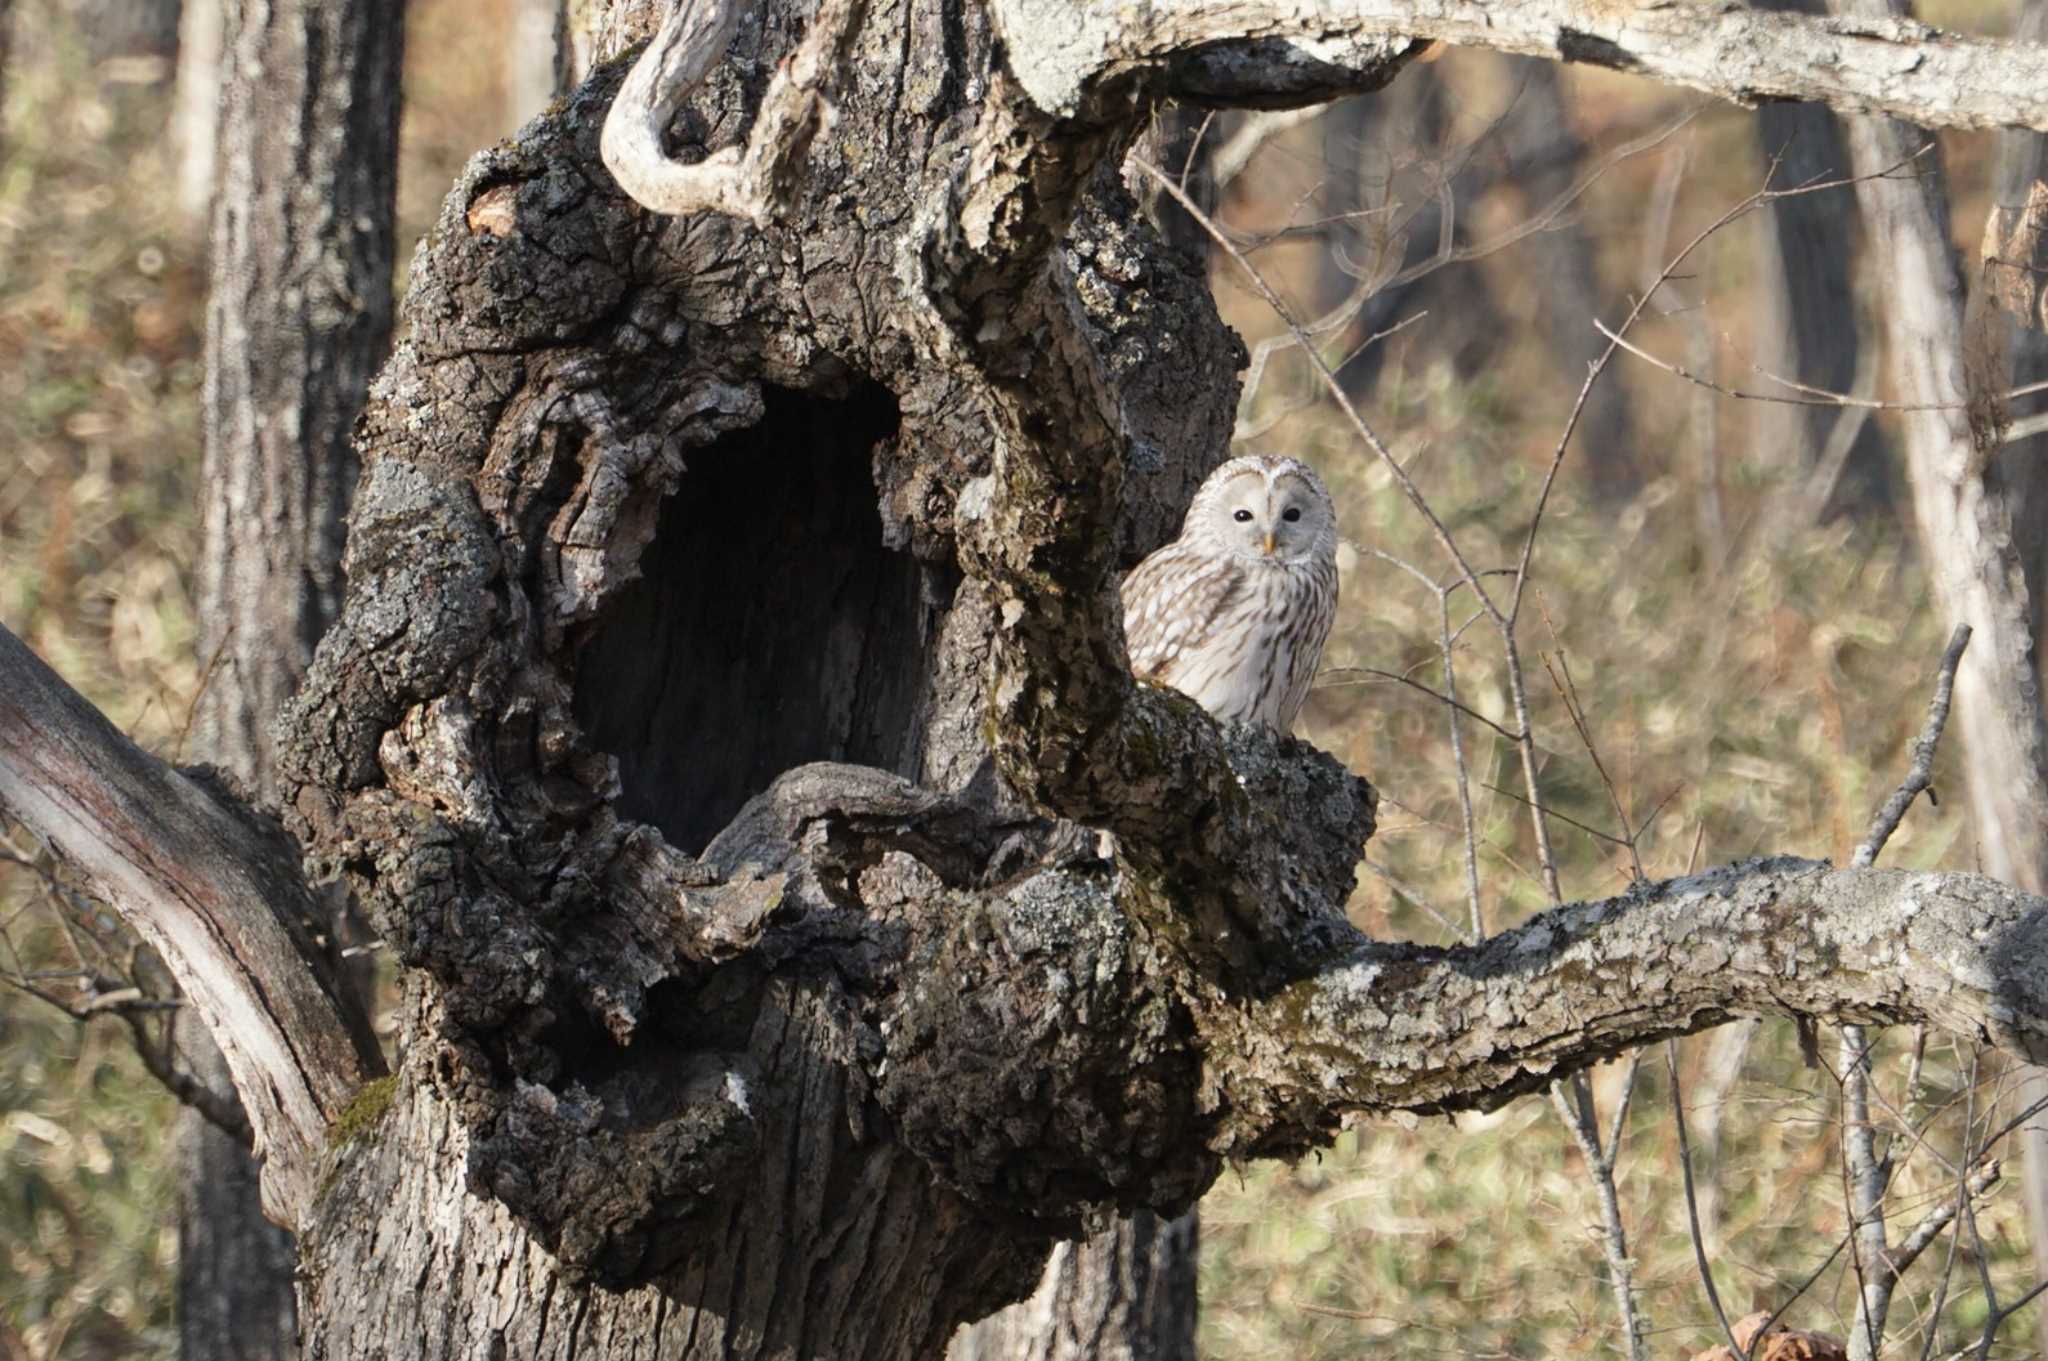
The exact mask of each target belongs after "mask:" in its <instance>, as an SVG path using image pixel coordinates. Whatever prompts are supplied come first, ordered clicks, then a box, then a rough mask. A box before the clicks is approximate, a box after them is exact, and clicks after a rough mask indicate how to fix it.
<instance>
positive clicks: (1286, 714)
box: [1123, 454, 1337, 732]
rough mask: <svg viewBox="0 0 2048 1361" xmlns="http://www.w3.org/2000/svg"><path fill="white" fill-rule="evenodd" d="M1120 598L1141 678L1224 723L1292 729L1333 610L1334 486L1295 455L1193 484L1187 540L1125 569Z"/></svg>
mask: <svg viewBox="0 0 2048 1361" xmlns="http://www.w3.org/2000/svg"><path fill="white" fill-rule="evenodd" d="M1290 514H1291V515H1292V517H1293V518H1291V519H1290V518H1289V516H1290ZM1123 603H1124V641H1125V644H1126V645H1127V646H1128V648H1129V650H1130V658H1131V670H1132V672H1133V673H1135V674H1136V675H1137V676H1138V677H1139V678H1140V679H1143V680H1150V681H1156V682H1158V683H1159V684H1161V685H1170V686H1172V687H1173V688H1174V689H1176V690H1179V691H1181V692H1182V693H1183V694H1185V695H1187V696H1188V697H1189V698H1190V699H1193V700H1194V701H1195V702H1196V703H1197V704H1200V705H1201V706H1202V707H1203V708H1204V709H1207V710H1208V711H1209V712H1210V713H1212V714H1214V715H1216V717H1218V718H1220V719H1222V720H1223V721H1225V722H1227V723H1263V724H1265V725H1266V726H1267V727H1269V728H1276V729H1278V730H1279V731H1281V732H1286V731H1288V730H1289V729H1291V728H1292V727H1293V726H1294V719H1295V715H1296V714H1298V713H1300V712H1301V705H1302V701H1303V700H1305V699H1307V698H1308V687H1309V682H1310V681H1311V680H1313V679H1314V678H1315V673H1316V666H1317V664H1318V663H1320V662H1321V661H1322V657H1323V644H1324V643H1325V642H1326V641H1328V639H1329V637H1330V624H1331V622H1332V621H1333V620H1334V619H1335V618H1336V617H1337V514H1336V510H1335V508H1334V507H1333V506H1332V505H1331V504H1330V493H1329V492H1328V491H1326V490H1325V489H1324V487H1323V484H1322V480H1321V479H1320V478H1318V477H1317V476H1316V475H1315V471H1314V470H1313V469H1312V468H1310V467H1309V466H1308V465H1307V464H1306V463H1303V462H1301V461H1300V460H1299V459H1292V458H1280V457H1277V456H1275V455H1271V454H1258V455H1253V456H1251V457H1248V458H1234V459H1232V460H1230V462H1228V463H1225V464H1224V465H1223V466H1222V467H1220V468H1218V469H1217V470H1216V471H1215V472H1213V473H1211V474H1209V477H1208V480H1207V481H1205V482H1203V483H1202V486H1201V489H1200V490H1199V491H1197V492H1196V493H1195V499H1194V502H1193V504H1191V505H1190V506H1189V507H1188V514H1187V519H1186V520H1184V521H1183V522H1182V524H1181V531H1180V537H1179V538H1178V539H1175V540H1174V541H1173V542H1172V543H1170V544H1168V545H1166V546H1165V547H1164V548H1162V549H1160V550H1159V551H1158V552H1156V553H1154V554H1153V555H1152V556H1151V557H1149V558H1146V559H1145V560H1144V561H1143V562H1141V563H1139V564H1138V566H1137V567H1136V569H1134V570H1133V571H1132V572H1131V574H1130V575H1129V576H1127V577H1125V578H1124V586H1123Z"/></svg>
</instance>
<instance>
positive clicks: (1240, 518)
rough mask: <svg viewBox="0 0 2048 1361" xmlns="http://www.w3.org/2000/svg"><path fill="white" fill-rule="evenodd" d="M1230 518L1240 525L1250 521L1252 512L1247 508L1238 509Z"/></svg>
mask: <svg viewBox="0 0 2048 1361" xmlns="http://www.w3.org/2000/svg"><path fill="white" fill-rule="evenodd" d="M1230 518H1231V519H1233V520H1235V521H1237V522H1238V523H1239V524H1241V525H1248V524H1250V523H1251V522H1252V513H1251V512H1250V511H1248V510H1240V511H1237V512H1235V513H1234V514H1232V515H1231V517H1230Z"/></svg>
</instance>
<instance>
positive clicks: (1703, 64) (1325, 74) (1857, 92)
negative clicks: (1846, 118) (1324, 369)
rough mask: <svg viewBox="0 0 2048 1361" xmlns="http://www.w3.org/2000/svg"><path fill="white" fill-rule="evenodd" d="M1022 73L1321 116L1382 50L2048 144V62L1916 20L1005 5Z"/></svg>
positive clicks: (1065, 99)
mask: <svg viewBox="0 0 2048 1361" xmlns="http://www.w3.org/2000/svg"><path fill="white" fill-rule="evenodd" d="M991 8H992V10H993V11H994V14H995V20H996V25H997V28H998V30H999V31H1000V32H1001V34H1002V35H1003V39H1004V41H1005V42H1006V43H1007V44H1008V48H1009V56H1010V65H1011V69H1012V71H1013V72H1014V73H1015V74H1016V76H1017V78H1018V80H1019V82H1020V83H1021V84H1022V85H1023V87H1024V90H1025V91H1026V93H1027V94H1028V95H1029V96H1030V98H1031V99H1032V101H1033V102H1034V103H1036V105H1037V106H1038V108H1039V109H1040V110H1042V111H1043V112H1045V113H1047V114H1051V115H1054V116H1071V115H1072V114H1074V113H1075V112H1076V111H1077V110H1078V109H1079V108H1080V107H1081V106H1082V104H1084V103H1085V102H1086V101H1087V99H1088V97H1089V96H1090V95H1091V94H1092V93H1093V92H1094V91H1095V89H1096V88H1097V87H1098V86H1100V85H1103V84H1107V83H1109V82H1110V81H1111V80H1112V79H1113V78H1126V79H1127V78H1129V77H1131V76H1132V75H1133V74H1140V73H1141V74H1143V75H1145V76H1149V77H1151V78H1152V79H1153V80H1154V81H1155V82H1156V83H1157V84H1158V86H1159V87H1160V89H1161V92H1162V93H1164V94H1170V95H1177V96H1179V97H1181V98H1184V99H1188V100H1192V101H1195V102H1201V103H1226V104H1227V103H1232V102H1238V103H1246V104H1262V105H1267V106H1281V107H1284V106H1287V105H1290V104H1299V103H1310V102H1315V101H1316V100H1317V99H1319V98H1328V97H1329V94H1330V92H1331V90H1332V88H1333V86H1334V87H1340V88H1341V73H1342V72H1344V71H1345V70H1347V69H1349V67H1350V66H1351V65H1352V64H1354V63H1356V62H1357V61H1358V60H1360V54H1361V53H1363V52H1366V51H1369V50H1372V49H1374V48H1375V47H1376V45H1377V44H1379V43H1381V42H1384V41H1385V40H1387V39H1398V38H1409V39H1415V40H1419V41H1427V40H1431V39H1435V40H1441V41H1444V42H1449V43H1454V44H1458V45H1461V46H1469V47H1491V48H1494V49H1496V50H1498V51H1502V52H1516V53H1520V54H1522V55H1524V56H1533V57H1544V58H1548V59H1550V60H1553V61H1569V62H1584V63H1587V64H1589V65H1595V66H1606V67H1610V68H1612V69H1614V70H1618V71H1627V72H1630V73H1631V74H1634V75H1639V76H1647V77H1649V78H1650V79H1652V80H1659V81H1662V82H1664V83H1665V84H1667V85H1680V86H1685V87H1688V88H1691V89H1695V90H1701V91H1704V92H1705V93H1707V94H1710V95H1714V96H1716V97H1718V98H1721V99H1727V100H1732V101H1733V102H1735V103H1737V104H1743V105H1754V104H1756V103H1757V102H1759V101H1760V100H1765V99H1802V100H1811V101H1815V102H1819V103H1824V104H1827V105H1829V106H1831V107H1833V108H1835V109H1838V110H1842V111H1844V112H1850V113H1885V114H1891V115H1894V116H1896V117H1899V118H1906V119H1911V120H1913V121H1916V122H1919V123H1923V124H1926V125H1928V126H1936V127H2001V126H2010V127H2029V128H2035V129H2048V93H2044V92H2048V50H2044V49H2042V48H2041V47H2039V46H2036V45H2034V44H2030V43H2014V42H1999V41H1994V40H1988V39H1981V38H1968V37H1964V36H1961V35H1959V34H1955V33H1948V32H1944V31H1942V30H1940V29H1936V28H1931V27H1929V26H1928V25H1926V24H1922V23H1917V22H1915V21H1913V20H1911V19H1905V18H1890V17H1880V18H1864V17H1849V16H1834V17H1825V18H1823V17H1815V16H1809V15H1803V14H1790V13H1782V12H1770V11H1764V10H1757V9H1752V8H1749V7H1747V6H1715V5H1652V6H1642V5H1626V6H1616V5H1609V4H1604V3H1600V0H1449V3H1444V4H1437V5H1431V6H1428V7H1426V8H1425V7H1422V6H1416V5H1412V4H1407V3H1403V0H1257V2H1256V3H1244V4H1233V5H1228V6H1185V5H1171V4H1166V3H1161V2H1160V0H1151V3H1137V4H1133V3H1127V2H1126V0H1086V2H1085V3H1071V2H1070V0H997V3H995V4H994V5H992V6H991Z"/></svg>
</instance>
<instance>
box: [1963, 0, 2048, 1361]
mask: <svg viewBox="0 0 2048 1361" xmlns="http://www.w3.org/2000/svg"><path fill="white" fill-rule="evenodd" d="M2014 36H2015V37H2018V38H2021V39H2025V40H2027V41H2030V42H2041V41H2043V40H2044V38H2048V4H2043V3H2042V2H2041V0H2025V3H2023V4H2022V5H2021V7H2020V17H2019V23H2018V24H2017V25H2016V26H2015V32H2014ZM2044 181H2048V137H2043V136H2041V135H2040V134H2039V133H2032V132H2021V131H2015V130H2007V131H2004V132H2001V133H1999V135H1998V141H1997V151H1996V168H1995V170H1994V171H1993V183H1992V199H1991V202H1992V214H1991V222H1990V227H1991V230H1987V232H1986V240H1985V255H1986V257H1987V258H1986V259H1985V260H1984V262H1983V266H1982V268H1983V273H1982V276H1981V277H1980V279H1979V282H1978V287H1977V290H1976V292H1975V293H1974V294H1973V296H1972V298H1971V306H1972V309H1973V311H1974V313H1975V315H1974V317H1973V321H1974V322H1975V326H1974V328H1973V329H1974V331H1975V335H1974V336H1969V337H1966V342H1968V343H1973V344H1974V345H1975V346H1976V347H1977V352H1978V353H1979V354H1980V355H1981V360H1980V362H1981V364H1982V365H1983V367H1984V369H1985V372H1984V373H1983V375H1982V376H1981V378H1979V379H1978V380H1977V381H1978V382H1979V384H1980V385H1981V386H1982V387H1987V388H1990V389H1992V390H1994V391H1995V390H1997V389H2000V388H2006V387H2020V386H2023V385H2026V384H2030V383H2036V382H2039V381H2040V380H2042V379H2043V378H2048V334H2044V333H2043V329H2042V327H2043V323H2044V318H2043V314H2042V312H2041V310H2040V307H2039V298H2040V284H2039V281H2040V280H2041V278H2042V277H2043V274H2042V270H2043V269H2044V267H2048V231H2044V227H2048V223H2044V222H2043V221H2042V220H2041V217H2042V214H2044V213H2048V200H2043V199H2040V198H2037V197H2036V195H2037V193H2039V194H2048V183H2044ZM2030 208H2031V209H2032V211H2033V214H2034V220H2033V221H2032V222H2031V223H2030V222H2029V221H2028V214H2029V209H2030ZM2016 229H2017V230H2016ZM1994 235H1996V236H1999V237H2004V238H2006V239H2005V240H2002V241H1998V242H1996V243H1994V241H1993V239H1992V238H1993V236H1994ZM2022 252H2023V253H2022ZM1993 255H1997V256H2000V257H2003V259H2002V261H2001V263H2000V264H1999V265H1994V264H1993V263H1992V259H1991V258H1990V257H1992V256H1993ZM2015 257H2017V258H2015ZM2000 269H2002V270H2003V271H2004V278H1999V277H1995V272H1996V271H1998V270H2000ZM2009 281H2010V282H2019V281H2023V283H2022V285H2021V287H2020V288H2019V289H2018V290H2017V295H2018V296H2017V297H2014V296H2012V295H2010V294H2009V295H2007V296H2006V297H2004V298H2001V297H2000V296H1999V295H2000V291H2001V287H2000V286H2001V285H2002V284H2004V283H2007V282H2009ZM2014 304H2017V308H2016V310H2018V311H2020V312H2021V315H2020V316H2018V317H2016V316H2015V315H2014V314H2013V311H2012V310H2008V308H2010V307H2013V306H2014ZM2001 358H2002V359H2003V363H2000V362H1998V361H1999V360H2000V359H2001ZM2043 412H2048V395H2044V394H2039V393H2037V394H2034V395H2032V396H2028V397H2021V398H2016V399H2014V401H2013V402H2012V403H2011V404H2010V405H2009V407H2008V408H2007V409H2006V410H2005V411H2004V412H2003V413H2002V414H2003V419H2002V420H2001V421H1999V422H1996V423H1995V424H1994V427H1993V429H1991V430H1990V431H1986V432H1984V433H1983V434H1982V435H1980V436H1979V438H1980V440H1981V441H1983V442H1985V443H1989V442H1990V441H1993V440H1998V441H2001V442H2000V443H1999V444H1997V445H1993V446H1992V447H1989V448H1986V449H1984V451H1983V453H1982V455H1981V457H1982V458H1984V459H1985V460H1986V461H1987V462H1991V463H1992V465H1993V467H1994V468H1995V470H1996V479H1997V481H1996V484H1995V485H1997V486H1998V487H1999V488H2000V489H2001V491H2002V493H2003V495H2004V497H2005V498H2006V499H2007V500H2008V501H2009V502H2010V505H2011V509H2010V511H2009V518H2010V522H2011V526H2012V534H2013V539H2012V545H2011V552H2012V554H2013V557H2014V558H2015V559H2016V560H2017V572H2018V583H2017V584H2018V587H2019V589H2021V590H2022V591H2024V592H2025V598H2024V599H2023V600H2021V601H2019V602H2016V603H2015V606H2014V608H2016V609H2024V608H2026V606H2027V605H2028V604H2029V603H2031V605H2032V611H2031V619H2030V623H2031V624H2032V626H2033V628H2034V629H2035V630H2036V632H2035V634H2034V639H2035V643H2036V650H2037V653H2038V639H2039V633H2038V630H2039V629H2040V627H2041V625H2042V623H2043V613H2042V611H2043V609H2044V606H2048V463H2044V460H2048V434H2035V435H2032V436H2028V437H2023V438H2020V439H2005V438H2003V437H2004V431H2005V426H2006V424H2007V423H2017V422H2020V421H2025V420H2029V419H2030V418H2034V417H2038V416H2040V415H2041V413H2043ZM1989 480H1990V474H1989V473H1988V472H1987V481H1989ZM2008 579H2010V578H2008ZM2035 660H2036V663H2037V665H2038V662H2039V657H2038V655H2037V656H2036V658H2035ZM2035 679H2036V684H2035V687H2034V688H2033V690H2032V691H2031V698H2032V699H2033V701H2034V702H2035V703H2036V704H2038V703H2039V702H2040V688H2039V672H2038V671H2037V672H2036V673H2035ZM2006 691H2007V692H2006V694H2005V695H2004V696H2003V701H2004V702H2005V703H2008V704H2019V705H2024V704H2025V703H2026V702H2027V700H2028V698H2029V693H2028V692H2026V691H2021V690H2018V689H2016V688H2014V687H2011V686H2010V685H2009V686H2008V687H2006ZM2037 721H2039V720H2037ZM2012 722H2013V723H2014V725H2018V724H2020V723H2023V722H2024V717H2023V716H2019V717H2016V718H2015V719H2014V720H2012ZM2043 754H2044V755H2048V747H2044V748H2043ZM1973 773H1974V772H1973ZM2043 788H2048V772H2044V774H2043V776H2042V783H2041V784H2040V785H2037V786H2036V787H2035V789H2034V791H2032V792H2035V793H2037V794H2038V793H2040V791H2041V790H2042V789H2043ZM2026 792H2028V791H2026V790H2025V789H2024V788H2018V789H2015V790H2013V791H2012V797H2013V798H2014V800H2015V803H2016V806H2014V807H2013V808H2011V809H2010V811H2009V813H2008V814H2007V816H2008V817H2009V818H2012V819H2023V818H2032V819H2035V820H2036V823H2035V826H2036V828H2037V829H2038V827H2039V822H2038V819H2040V818H2041V817H2043V816H2048V804H2038V803H2037V804H2034V805H2031V806H2029V805H2027V804H2025V803H2022V802H2018V800H2019V799H2020V798H2021V797H2022V796H2023V795H2024V793H2026ZM2033 841H2034V843H2035V844H2032V845H2031V846H2029V847H2028V848H2027V853H2028V854H2031V855H2033V856H2035V857H2037V859H2036V860H2035V862H2034V868H2033V871H2032V874H2033V878H2032V880H2031V882H2032V883H2034V884H2037V885H2038V884H2042V883H2048V845H2044V844H2042V843H2043V842H2044V841H2048V834H2043V833H2040V832H2039V831H2038V830H2036V832H2035V833H2034V836H2033ZM2044 1098H2048V1068H2038V1067H2030V1068H2027V1069H2025V1070H2023V1075H2022V1077H2021V1079H2020V1082H2019V1086H2018V1090H2017V1092H2016V1094H2015V1098H2014V1099H2015V1100H2017V1101H2019V1102H2020V1103H2021V1104H2022V1105H2031V1104H2033V1103H2034V1102H2037V1101H2040V1100H2043V1099H2044ZM2016 1137H2017V1138H2018V1140H2019V1142H2020V1146H2021V1149H2022V1152H2023V1157H2024V1161H2025V1168H2026V1176H2025V1179H2024V1182H2023V1189H2024V1194H2025V1196H2026V1204H2027V1224H2028V1227H2029V1230H2030V1233H2031V1237H2032V1240H2033V1248H2034V1263H2035V1270H2036V1272H2037V1273H2040V1274H2043V1275H2048V1127H2044V1125H2043V1124H2042V1123H2041V1122H2040V1121H2038V1120H2037V1121H2035V1122H2034V1123H2033V1124H2031V1125H2029V1126H2027V1127H2026V1128H2024V1129H2022V1130H2021V1131H2020V1133H2019V1134H2018V1135H2017V1136H2016ZM2034 1329H2035V1340H2036V1346H2037V1347H2038V1348H2040V1349H2041V1350H2042V1351H2043V1353H2044V1354H2048V1314H2042V1315H2038V1316H2036V1318H2035V1321H2034Z"/></svg>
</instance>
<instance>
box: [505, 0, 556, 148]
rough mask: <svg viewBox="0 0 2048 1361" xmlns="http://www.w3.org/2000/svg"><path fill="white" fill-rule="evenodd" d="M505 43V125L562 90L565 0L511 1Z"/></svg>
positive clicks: (535, 109)
mask: <svg viewBox="0 0 2048 1361" xmlns="http://www.w3.org/2000/svg"><path fill="white" fill-rule="evenodd" d="M511 9H512V29H511V33H510V35H509V37H508V39H507V41H506V43H505V127H506V130H507V131H510V130H511V129H513V128H516V127H518V126H519V125H520V124H521V123H524V122H525V121H526V120H527V119H529V118H531V117H533V116H534V115H535V114H537V113H539V112H540V111H541V110H542V109H544V108H546V107H547V106H548V103H549V101H550V100H552V99H554V98H555V97H556V96H557V95H559V94H561V93H562V92H563V91H565V90H566V89H567V88H568V86H567V84H566V82H565V77H566V75H567V70H566V62H567V57H568V52H567V46H566V43H567V39H568V22H569V18H568V10H567V5H566V3H565V0H511Z"/></svg>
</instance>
